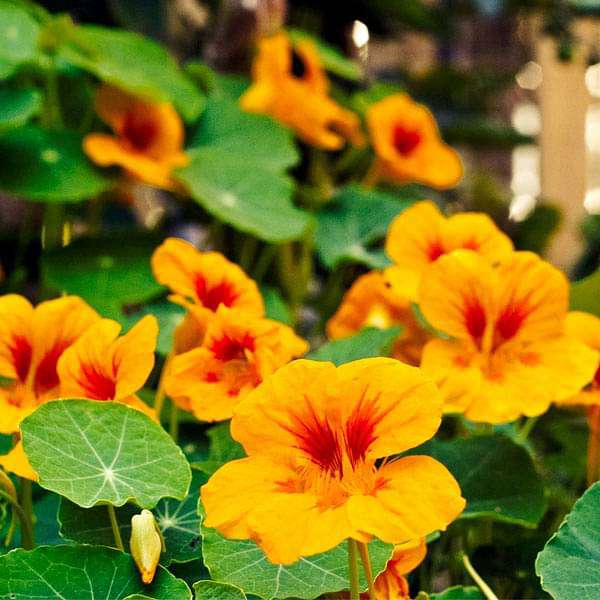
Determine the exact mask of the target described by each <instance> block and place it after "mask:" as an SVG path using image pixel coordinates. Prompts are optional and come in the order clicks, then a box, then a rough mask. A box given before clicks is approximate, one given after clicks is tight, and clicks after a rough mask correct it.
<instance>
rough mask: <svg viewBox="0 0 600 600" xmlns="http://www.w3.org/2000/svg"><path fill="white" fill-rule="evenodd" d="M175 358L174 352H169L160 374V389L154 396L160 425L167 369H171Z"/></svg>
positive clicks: (155, 409) (155, 410)
mask: <svg viewBox="0 0 600 600" xmlns="http://www.w3.org/2000/svg"><path fill="white" fill-rule="evenodd" d="M174 356H175V352H174V350H171V352H169V354H168V356H167V357H166V358H165V362H164V364H163V368H162V371H161V372H160V378H159V380H158V388H157V389H156V396H154V412H155V413H156V418H157V419H158V422H159V423H160V414H161V413H162V409H163V406H164V404H165V397H166V392H165V377H166V374H167V369H168V368H169V364H170V363H171V360H173V357H174Z"/></svg>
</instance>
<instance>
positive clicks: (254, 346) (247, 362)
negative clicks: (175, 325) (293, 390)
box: [165, 307, 308, 421]
mask: <svg viewBox="0 0 600 600" xmlns="http://www.w3.org/2000/svg"><path fill="white" fill-rule="evenodd" d="M307 350H308V344H307V343H306V342H305V341H304V340H303V339H301V338H299V337H298V336H297V335H296V334H295V333H294V332H293V330H292V329H291V328H290V327H287V326H286V325H283V324H281V323H278V322H277V321H272V320H270V319H264V318H261V317H251V316H249V315H247V314H245V313H243V312H240V311H237V310H230V309H227V308H225V307H221V308H219V310H217V312H216V313H215V315H214V317H213V319H212V320H211V322H210V323H209V325H208V328H207V330H206V335H205V336H204V340H203V342H202V345H201V346H200V347H199V348H195V349H193V350H190V351H189V352H184V353H183V354H180V355H178V356H176V357H175V358H174V359H173V361H172V363H171V365H170V367H169V370H168V372H167V375H166V378H165V389H166V391H167V394H168V395H169V396H170V397H171V398H173V399H174V400H175V401H176V402H177V403H178V404H179V405H180V406H184V407H187V409H188V410H190V411H191V412H193V413H194V415H195V416H196V418H198V419H200V420H202V421H223V420H225V419H229V418H231V415H232V414H233V410H234V408H235V406H236V405H237V404H239V402H240V401H241V400H242V399H243V398H244V397H245V396H246V395H247V394H248V392H250V391H252V390H253V389H254V388H255V387H256V386H257V385H259V383H260V382H261V381H263V379H264V378H265V377H267V376H268V375H270V374H271V373H273V372H274V371H276V370H277V369H278V368H279V367H281V366H282V365H284V364H286V363H287V362H289V361H290V360H292V359H293V358H296V357H298V356H301V355H302V354H304V353H305V352H306V351H307Z"/></svg>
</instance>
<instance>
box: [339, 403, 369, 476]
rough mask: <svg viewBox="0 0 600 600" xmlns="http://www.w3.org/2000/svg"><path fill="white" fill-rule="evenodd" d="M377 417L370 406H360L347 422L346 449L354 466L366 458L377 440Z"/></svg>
mask: <svg viewBox="0 0 600 600" xmlns="http://www.w3.org/2000/svg"><path fill="white" fill-rule="evenodd" d="M376 424H377V419H375V416H374V414H373V412H372V410H369V409H368V408H363V407H358V408H357V410H356V411H355V412H354V413H353V414H352V415H351V416H350V419H349V420H348V422H347V423H346V450H347V452H348V457H349V458H350V462H351V464H352V465H353V466H355V465H357V464H358V463H359V462H360V461H362V460H364V459H365V457H366V455H367V450H368V449H369V447H370V446H371V444H372V443H373V442H374V441H375V425H376Z"/></svg>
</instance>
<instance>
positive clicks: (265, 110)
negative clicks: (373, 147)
mask: <svg viewBox="0 0 600 600" xmlns="http://www.w3.org/2000/svg"><path fill="white" fill-rule="evenodd" d="M252 77H253V83H252V85H251V86H250V88H249V89H248V90H247V91H246V92H245V93H244V94H243V96H242V97H241V98H240V104H241V106H242V108H243V109H244V110H247V111H249V112H255V113H261V114H266V115H269V116H271V117H273V118H274V119H276V120H277V121H279V122H281V123H283V124H284V125H287V126H288V127H290V128H292V129H293V130H294V131H295V132H296V134H297V135H298V137H300V138H301V139H302V140H303V141H305V142H306V143H308V144H310V145H312V146H316V147H317V148H323V149H325V150H339V149H340V148H342V147H343V145H344V143H345V140H349V141H350V142H352V143H353V144H361V143H362V142H363V136H362V133H361V130H360V120H359V119H358V117H357V116H356V115H355V114H354V113H353V112H351V111H349V110H347V109H345V108H343V107H342V106H340V105H339V104H337V102H335V101H334V100H332V99H331V98H330V97H329V96H328V90H329V81H328V79H327V75H326V74H325V71H324V69H323V67H322V65H321V61H320V59H319V55H318V52H317V49H316V48H315V46H314V44H313V43H312V42H310V41H308V40H302V41H299V42H297V43H295V44H292V43H291V41H290V39H289V37H288V35H287V34H286V33H285V32H279V33H276V34H275V35H271V36H268V37H265V38H263V39H261V40H260V42H259V44H258V56H257V57H256V59H255V61H254V64H253V67H252Z"/></svg>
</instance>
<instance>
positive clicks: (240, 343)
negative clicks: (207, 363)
mask: <svg viewBox="0 0 600 600" xmlns="http://www.w3.org/2000/svg"><path fill="white" fill-rule="evenodd" d="M254 348H255V343H254V338H253V337H252V336H251V335H250V334H249V333H247V334H245V335H244V336H243V337H242V338H240V339H235V338H231V337H229V336H227V335H224V336H223V337H222V338H220V339H218V340H214V342H213V343H212V345H211V347H210V349H211V352H212V353H213V354H214V355H215V358H216V359H217V360H221V361H223V362H228V361H230V360H236V359H237V360H245V358H246V353H245V351H246V350H249V351H250V352H254Z"/></svg>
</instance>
